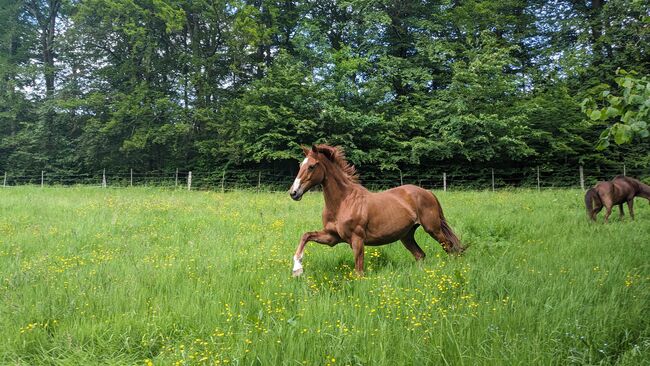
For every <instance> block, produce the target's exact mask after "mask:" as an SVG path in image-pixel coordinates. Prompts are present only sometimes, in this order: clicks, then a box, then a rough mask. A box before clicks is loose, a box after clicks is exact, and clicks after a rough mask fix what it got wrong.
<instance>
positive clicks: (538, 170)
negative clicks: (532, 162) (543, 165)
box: [537, 167, 540, 191]
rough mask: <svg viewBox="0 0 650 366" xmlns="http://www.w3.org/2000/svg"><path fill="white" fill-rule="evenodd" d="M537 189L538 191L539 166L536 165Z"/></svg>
mask: <svg viewBox="0 0 650 366" xmlns="http://www.w3.org/2000/svg"><path fill="white" fill-rule="evenodd" d="M537 190H538V191H539V190H540V188H539V167H537Z"/></svg>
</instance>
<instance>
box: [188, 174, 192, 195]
mask: <svg viewBox="0 0 650 366" xmlns="http://www.w3.org/2000/svg"><path fill="white" fill-rule="evenodd" d="M187 190H188V191H191V190H192V172H191V171H190V172H188V173H187Z"/></svg>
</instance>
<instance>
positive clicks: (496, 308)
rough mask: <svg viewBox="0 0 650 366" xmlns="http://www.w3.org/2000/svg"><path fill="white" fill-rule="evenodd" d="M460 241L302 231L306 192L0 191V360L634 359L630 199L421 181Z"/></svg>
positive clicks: (636, 335)
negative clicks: (588, 206)
mask: <svg viewBox="0 0 650 366" xmlns="http://www.w3.org/2000/svg"><path fill="white" fill-rule="evenodd" d="M436 194H437V195H438V197H439V199H440V201H441V203H442V206H443V209H444V211H445V215H446V217H447V219H448V221H449V223H450V225H451V226H452V227H453V228H454V230H455V231H456V233H457V234H458V235H459V236H460V237H461V239H462V240H463V242H465V243H467V244H470V245H471V247H470V248H469V250H468V251H467V252H466V254H465V255H464V256H463V257H460V258H449V257H448V256H447V255H446V254H444V252H443V251H442V249H441V248H440V246H439V245H438V244H437V243H436V242H434V240H433V239H431V238H430V237H428V236H427V235H426V234H425V233H424V232H423V231H422V230H421V229H420V230H418V232H417V237H416V238H417V240H418V242H419V243H420V246H421V247H422V248H423V249H424V251H425V252H426V253H427V255H428V257H427V258H426V260H425V261H424V262H422V263H416V262H414V260H413V258H412V257H411V254H410V253H409V252H408V251H406V250H405V249H404V248H403V247H402V245H401V244H400V243H396V244H392V245H388V246H383V247H366V276H365V277H363V278H357V277H355V276H354V275H353V272H352V268H353V267H352V266H353V265H352V252H351V250H350V249H349V247H348V246H347V245H345V244H340V245H339V246H337V247H335V248H329V247H326V246H322V245H319V244H309V245H308V247H307V252H306V255H305V260H304V266H305V274H304V276H303V277H302V278H292V277H291V266H292V263H291V256H292V255H293V252H294V249H295V247H296V244H297V241H298V239H299V238H300V235H301V234H302V233H303V232H304V231H309V230H315V229H320V227H321V225H320V211H321V208H322V204H323V202H322V197H321V196H320V194H318V193H314V194H307V195H305V197H304V199H303V200H302V201H301V202H293V201H291V200H290V199H289V197H288V195H287V194H285V193H253V192H231V193H225V194H222V193H215V192H187V191H180V190H179V191H173V190H165V189H155V188H132V189H100V188H91V187H78V188H44V189H41V188H39V187H17V188H11V189H5V190H2V191H0V297H1V301H0V363H2V364H16V365H64V364H69V365H78V364H139V365H151V364H155V365H159V364H161V365H208V364H209V365H300V364H306V365H327V364H329V365H357V364H360V365H405V364H412V365H426V364H430V365H444V364H446V365H477V364H493V365H504V364H508V365H513V364H520V365H533V364H540V365H549V364H562V365H563V364H622V365H640V364H650V316H649V314H650V264H649V262H650V261H649V260H650V207H649V205H648V203H647V201H646V200H643V199H637V200H636V213H637V219H636V221H635V222H632V221H631V220H629V216H628V217H627V219H626V220H623V221H621V220H619V219H618V212H615V213H614V214H613V220H612V222H611V223H610V224H609V225H602V213H601V215H600V217H599V220H600V222H599V224H590V223H588V222H587V217H586V213H585V209H584V203H583V193H582V192H581V191H578V190H546V191H542V192H541V193H538V192H537V191H533V190H521V191H520V190H515V191H498V192H487V191H486V192H446V193H444V192H436Z"/></svg>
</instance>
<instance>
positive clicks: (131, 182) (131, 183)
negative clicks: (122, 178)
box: [129, 169, 133, 187]
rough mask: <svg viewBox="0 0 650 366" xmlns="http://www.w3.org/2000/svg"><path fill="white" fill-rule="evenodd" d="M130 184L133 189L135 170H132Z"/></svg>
mask: <svg viewBox="0 0 650 366" xmlns="http://www.w3.org/2000/svg"><path fill="white" fill-rule="evenodd" d="M129 184H130V185H131V187H133V169H131V181H130V183H129Z"/></svg>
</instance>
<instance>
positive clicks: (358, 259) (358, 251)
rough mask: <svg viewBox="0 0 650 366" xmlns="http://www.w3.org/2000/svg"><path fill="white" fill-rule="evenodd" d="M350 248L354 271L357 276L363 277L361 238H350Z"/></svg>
mask: <svg viewBox="0 0 650 366" xmlns="http://www.w3.org/2000/svg"><path fill="white" fill-rule="evenodd" d="M350 246H351V247H352V252H354V271H355V272H356V273H357V275H358V276H363V255H364V250H363V238H362V237H361V236H354V237H352V240H351V243H350Z"/></svg>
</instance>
